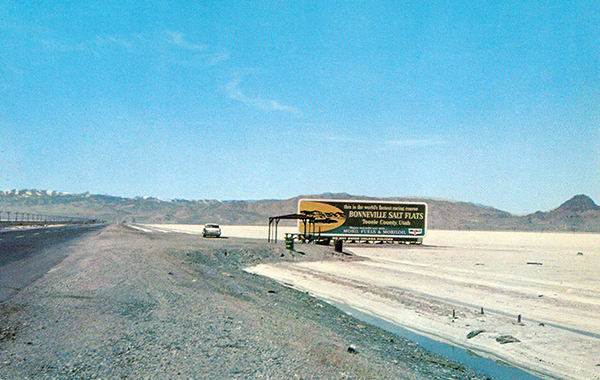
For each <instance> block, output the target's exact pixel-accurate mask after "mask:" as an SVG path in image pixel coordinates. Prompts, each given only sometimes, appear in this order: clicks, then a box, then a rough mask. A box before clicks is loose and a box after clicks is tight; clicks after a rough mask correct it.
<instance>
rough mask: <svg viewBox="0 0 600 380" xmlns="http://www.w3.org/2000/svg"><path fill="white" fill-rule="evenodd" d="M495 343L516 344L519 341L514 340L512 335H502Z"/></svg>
mask: <svg viewBox="0 0 600 380" xmlns="http://www.w3.org/2000/svg"><path fill="white" fill-rule="evenodd" d="M496 342H498V343H500V344H506V343H518V342H520V340H519V339H517V338H515V337H514V336H512V335H502V336H499V337H497V338H496Z"/></svg>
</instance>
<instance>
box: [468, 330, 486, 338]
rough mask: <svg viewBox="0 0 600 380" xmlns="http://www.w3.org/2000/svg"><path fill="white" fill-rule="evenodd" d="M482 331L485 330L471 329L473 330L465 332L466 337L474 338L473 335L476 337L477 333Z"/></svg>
mask: <svg viewBox="0 0 600 380" xmlns="http://www.w3.org/2000/svg"><path fill="white" fill-rule="evenodd" d="M483 332H485V330H473V331H471V332H470V333H468V334H467V339H471V338H474V337H476V336H477V335H479V334H481V333H483Z"/></svg>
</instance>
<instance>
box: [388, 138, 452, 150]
mask: <svg viewBox="0 0 600 380" xmlns="http://www.w3.org/2000/svg"><path fill="white" fill-rule="evenodd" d="M385 143H386V144H387V145H392V146H402V147H410V148H426V147H430V146H438V145H445V144H447V141H444V140H440V139H437V138H432V139H403V140H388V141H386V142H385Z"/></svg>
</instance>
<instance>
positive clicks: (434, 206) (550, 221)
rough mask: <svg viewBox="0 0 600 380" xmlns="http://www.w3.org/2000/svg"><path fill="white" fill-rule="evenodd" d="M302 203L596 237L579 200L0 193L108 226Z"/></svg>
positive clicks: (260, 213) (588, 204)
mask: <svg viewBox="0 0 600 380" xmlns="http://www.w3.org/2000/svg"><path fill="white" fill-rule="evenodd" d="M301 198H319V199H353V200H375V199H379V200H388V201H412V202H426V203H427V204H428V206H429V208H428V226H429V228H432V229H448V230H502V231H581V232H600V206H598V205H596V204H595V203H594V201H593V200H591V199H590V198H589V197H587V196H585V195H577V196H575V197H573V198H571V199H569V200H568V201H566V202H565V203H563V204H562V205H560V206H559V207H557V208H555V209H553V210H550V211H547V212H541V211H538V212H536V213H533V214H529V215H515V214H511V213H508V212H506V211H501V210H498V209H495V208H492V207H488V206H482V205H476V204H473V203H468V202H457V201H451V200H444V199H433V198H419V197H394V198H384V199H381V198H371V197H363V196H355V195H351V194H345V193H339V194H333V193H325V194H319V195H301V196H298V197H294V198H290V199H284V200H259V201H218V200H195V201H191V200H183V199H175V200H170V201H163V200H160V199H156V198H142V197H136V198H122V197H115V196H109V195H96V194H89V193H84V194H67V193H60V192H56V191H46V190H10V191H2V192H0V211H11V212H15V211H17V212H26V213H38V214H46V215H62V216H76V217H85V218H94V219H102V220H107V221H110V222H123V221H126V222H138V223H180V224H204V223H208V222H214V223H220V224H229V225H266V224H267V223H268V219H269V217H270V216H275V215H283V214H291V213H294V212H296V210H297V207H298V200H299V199H301ZM0 215H4V214H0ZM282 223H284V222H282Z"/></svg>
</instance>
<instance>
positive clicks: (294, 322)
mask: <svg viewBox="0 0 600 380" xmlns="http://www.w3.org/2000/svg"><path fill="white" fill-rule="evenodd" d="M62 249H64V250H65V253H66V254H67V257H66V259H65V260H63V261H62V262H61V263H60V264H58V265H57V266H55V267H54V268H53V269H51V270H50V271H49V272H48V273H47V274H46V275H44V276H43V277H41V278H40V279H38V280H37V281H35V282H33V283H32V284H31V285H29V286H27V287H26V288H24V289H22V290H21V291H20V292H19V293H18V294H17V295H15V296H14V297H12V298H11V299H9V300H7V301H5V302H3V303H2V304H0V379H24V378H31V379H261V378H264V379H417V380H418V379H485V376H483V375H481V374H477V373H475V372H473V371H472V370H470V369H468V368H465V367H463V366H461V365H458V364H455V363H453V362H450V361H448V360H446V359H444V358H442V357H440V356H437V355H434V354H431V353H429V352H427V351H424V350H422V349H421V348H419V347H418V346H416V345H415V344H413V343H411V342H409V341H407V340H404V339H403V338H400V337H398V336H395V335H392V334H390V333H387V332H385V331H383V330H381V329H379V328H377V327H372V326H369V325H365V324H364V323H362V322H360V321H357V320H355V319H353V318H352V317H350V316H348V315H346V314H344V313H342V312H340V311H339V310H337V309H336V308H334V307H332V306H330V305H328V304H327V303H324V302H322V301H319V300H317V299H314V298H312V297H310V296H309V295H307V294H304V293H301V292H298V291H296V290H293V289H289V288H286V287H284V286H281V285H279V284H277V283H275V282H273V281H271V280H269V279H267V278H263V277H260V276H256V275H252V274H249V273H246V272H244V271H243V268H245V267H247V266H250V265H255V264H257V263H261V262H274V261H279V260H317V259H328V260H340V259H341V258H339V257H335V256H334V255H333V254H332V249H331V248H330V247H321V246H308V245H307V246H302V247H301V248H300V250H304V252H303V254H300V253H294V254H292V253H290V252H288V251H285V250H284V248H283V247H282V246H281V245H273V244H268V243H266V242H264V241H260V240H243V239H235V238H230V239H202V238H200V237H198V236H192V235H183V234H147V233H142V232H138V231H134V230H131V229H129V228H127V227H125V226H122V225H112V226H108V227H106V228H104V229H101V230H98V231H93V232H89V233H88V234H86V235H84V237H82V238H80V239H78V240H77V241H75V242H71V243H69V244H65V245H64V247H62ZM349 348H350V349H349Z"/></svg>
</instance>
